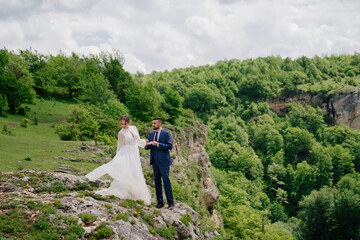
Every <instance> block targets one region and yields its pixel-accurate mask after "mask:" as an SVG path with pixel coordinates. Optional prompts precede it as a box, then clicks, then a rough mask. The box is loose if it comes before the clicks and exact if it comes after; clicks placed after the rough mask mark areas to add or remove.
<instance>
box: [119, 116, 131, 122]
mask: <svg viewBox="0 0 360 240" xmlns="http://www.w3.org/2000/svg"><path fill="white" fill-rule="evenodd" d="M122 120H124V121H125V122H127V123H129V124H130V118H129V116H128V115H124V116H122V117H121V118H120V121H122Z"/></svg>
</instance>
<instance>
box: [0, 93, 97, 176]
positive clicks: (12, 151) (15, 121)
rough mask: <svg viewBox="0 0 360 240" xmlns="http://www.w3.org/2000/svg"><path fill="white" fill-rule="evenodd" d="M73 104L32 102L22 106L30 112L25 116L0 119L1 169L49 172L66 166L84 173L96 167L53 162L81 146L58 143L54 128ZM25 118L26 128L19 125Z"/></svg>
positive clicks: (65, 142)
mask: <svg viewBox="0 0 360 240" xmlns="http://www.w3.org/2000/svg"><path fill="white" fill-rule="evenodd" d="M75 105H76V104H74V103H66V102H59V101H50V100H40V99H35V101H34V104H26V105H25V106H26V107H27V108H28V109H30V110H28V111H27V113H26V115H23V116H21V115H11V114H8V115H7V116H6V117H0V129H1V130H0V170H1V171H3V172H6V171H14V170H23V169H41V170H48V169H57V168H58V166H59V165H63V164H67V165H69V166H71V167H72V168H74V169H75V170H83V171H84V170H85V171H86V170H90V169H93V168H94V167H95V165H98V164H96V163H89V162H70V161H66V162H64V160H61V159H55V157H60V156H62V157H65V158H69V157H70V155H71V154H70V153H67V152H63V151H70V150H75V149H77V148H79V146H80V144H81V142H80V141H61V140H60V138H59V136H58V135H57V134H56V133H55V129H54V128H53V124H54V123H56V122H60V121H63V120H64V119H65V118H66V115H67V114H68V113H69V111H70V110H71V108H72V107H74V106H75ZM36 115H37V116H38V117H39V123H38V125H35V124H34V116H36ZM25 118H27V119H29V120H30V122H29V123H28V124H27V127H23V126H21V125H22V122H23V119H25ZM5 129H7V130H5ZM90 154H91V153H81V157H84V158H85V157H89V155H90ZM72 155H73V154H72ZM79 157H80V156H79Z"/></svg>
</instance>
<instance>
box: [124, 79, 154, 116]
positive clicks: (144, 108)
mask: <svg viewBox="0 0 360 240" xmlns="http://www.w3.org/2000/svg"><path fill="white" fill-rule="evenodd" d="M153 91H155V89H154V88H150V87H146V85H144V86H142V85H139V84H136V83H135V84H133V85H132V86H131V87H130V89H129V93H128V94H127V95H126V106H127V107H128V109H129V110H130V113H131V115H132V116H134V117H135V118H137V119H139V120H141V121H144V122H149V121H151V120H152V118H153V117H154V114H155V112H156V109H155V99H154V98H153V96H152V94H153V93H152V92H153Z"/></svg>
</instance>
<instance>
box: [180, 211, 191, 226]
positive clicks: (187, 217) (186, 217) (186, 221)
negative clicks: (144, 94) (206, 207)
mask: <svg viewBox="0 0 360 240" xmlns="http://www.w3.org/2000/svg"><path fill="white" fill-rule="evenodd" d="M180 221H181V222H183V223H184V224H185V226H187V227H188V226H189V223H190V221H191V215H190V213H189V212H188V213H187V214H184V215H182V216H181V217H180Z"/></svg>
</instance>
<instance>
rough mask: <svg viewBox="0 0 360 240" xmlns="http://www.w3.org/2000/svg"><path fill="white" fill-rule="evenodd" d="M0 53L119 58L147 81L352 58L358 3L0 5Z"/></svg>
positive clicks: (26, 0) (51, 1)
mask: <svg viewBox="0 0 360 240" xmlns="http://www.w3.org/2000/svg"><path fill="white" fill-rule="evenodd" d="M0 48H6V49H8V50H14V51H17V50H19V49H21V50H25V49H30V48H32V49H34V50H36V51H38V52H40V53H43V54H53V55H56V54H58V53H59V52H60V51H61V52H63V53H65V54H71V53H72V52H75V53H78V54H98V53H100V52H101V51H105V52H112V51H114V49H116V50H117V51H120V52H121V53H122V55H123V56H124V58H125V64H124V68H125V69H126V70H127V71H129V72H131V73H136V72H138V71H139V72H142V73H145V74H146V73H151V72H152V71H165V70H169V71H171V70H172V69H174V68H185V67H190V66H200V65H206V64H215V63H216V62H218V61H220V60H225V59H228V60H229V59H233V58H236V59H240V60H244V59H248V58H257V57H266V56H270V55H273V56H281V57H284V58H285V57H290V58H293V59H295V58H298V57H301V56H308V57H313V56H315V55H318V56H326V55H328V56H329V55H332V54H353V53H354V52H360V1H359V0H142V1H141V0H0Z"/></svg>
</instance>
